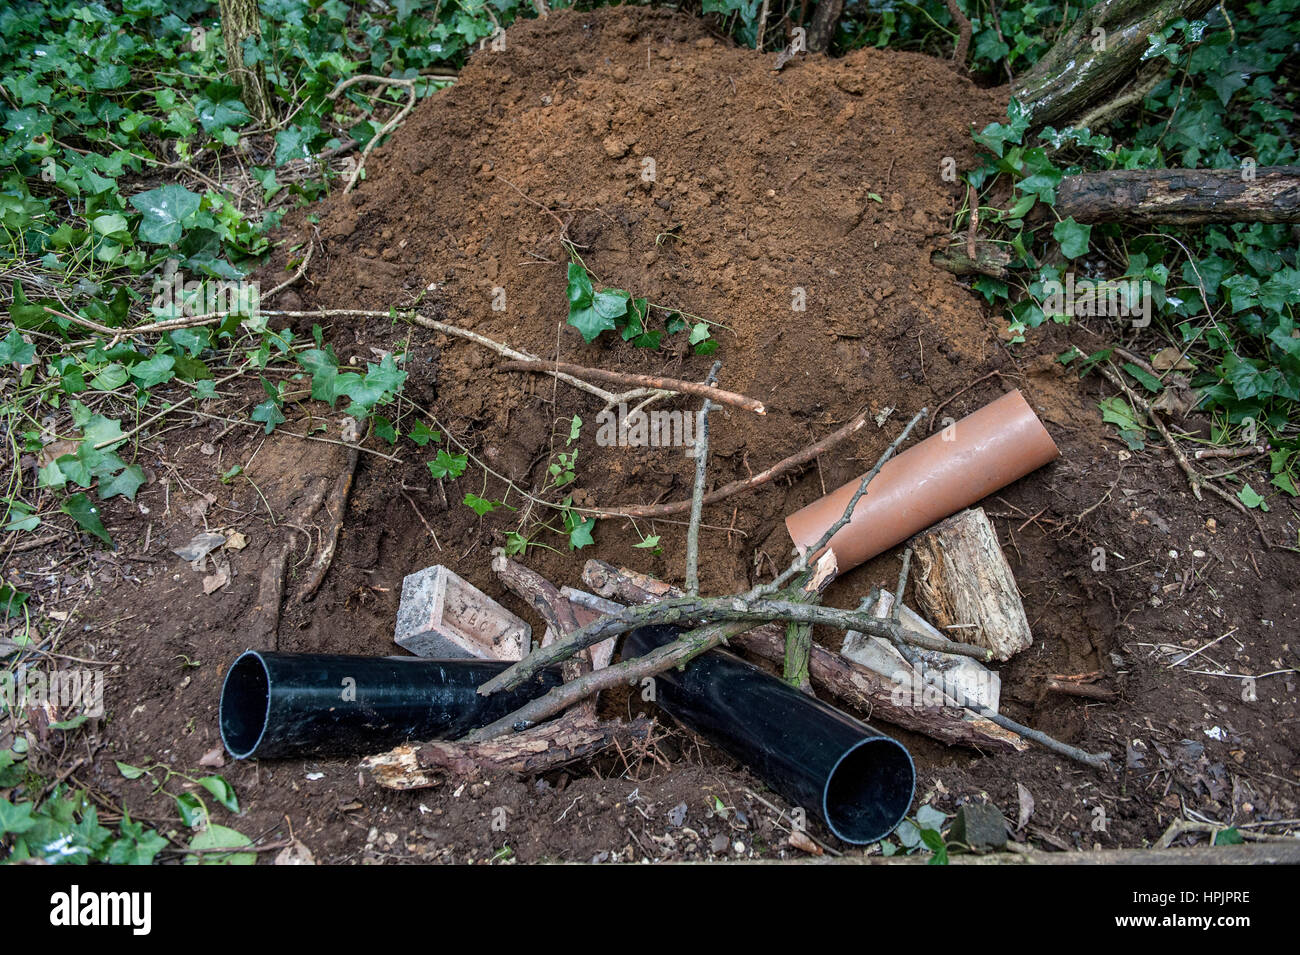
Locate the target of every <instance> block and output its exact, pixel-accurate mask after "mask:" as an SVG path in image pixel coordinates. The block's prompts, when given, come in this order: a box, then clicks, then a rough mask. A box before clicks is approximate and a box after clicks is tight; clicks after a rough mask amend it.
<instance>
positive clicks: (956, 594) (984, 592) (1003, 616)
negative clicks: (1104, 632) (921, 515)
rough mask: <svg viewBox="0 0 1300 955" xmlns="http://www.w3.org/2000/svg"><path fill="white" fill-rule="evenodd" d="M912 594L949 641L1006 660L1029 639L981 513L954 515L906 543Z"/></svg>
mask: <svg viewBox="0 0 1300 955" xmlns="http://www.w3.org/2000/svg"><path fill="white" fill-rule="evenodd" d="M912 549H913V552H914V553H915V556H916V560H917V564H918V565H919V567H920V573H919V574H917V575H916V577H915V580H916V594H917V597H918V599H919V600H920V603H921V605H922V606H923V607H924V608H925V611H926V614H927V616H928V617H929V618H930V621H931V622H932V623H933V624H934V625H935V626H936V627H938V628H939V630H940V631H942V632H943V633H945V634H947V635H948V636H949V637H950V638H952V639H955V640H960V641H961V642H963V643H970V644H974V645H975V646H977V647H984V648H986V649H988V650H992V651H993V657H994V659H996V660H1009V659H1011V657H1012V656H1014V655H1015V654H1017V653H1019V652H1020V651H1021V650H1024V649H1025V648H1026V647H1028V646H1030V645H1031V644H1032V643H1033V642H1034V640H1033V635H1032V634H1031V633H1030V631H1029V621H1028V619H1027V618H1026V617H1025V608H1024V605H1023V604H1022V603H1021V602H1020V591H1019V589H1018V588H1017V587H1016V578H1015V575H1013V574H1012V573H1011V567H1010V565H1009V564H1007V559H1006V557H1005V556H1004V555H1003V553H1002V546H1001V545H1000V544H999V543H998V535H997V531H995V530H994V529H993V525H992V523H991V522H990V521H989V519H988V515H986V514H985V513H984V509H983V508H979V507H974V508H971V509H969V510H965V511H962V512H961V513H959V514H954V515H953V516H952V517H950V518H948V519H947V520H945V521H942V522H941V523H939V524H936V525H935V526H934V527H932V528H930V529H929V530H928V531H923V532H922V533H920V534H918V535H917V536H916V537H915V538H914V539H913V541H912Z"/></svg>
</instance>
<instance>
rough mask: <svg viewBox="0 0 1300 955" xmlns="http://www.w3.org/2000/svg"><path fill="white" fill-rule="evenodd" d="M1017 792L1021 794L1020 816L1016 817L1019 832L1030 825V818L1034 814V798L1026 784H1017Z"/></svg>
mask: <svg viewBox="0 0 1300 955" xmlns="http://www.w3.org/2000/svg"><path fill="white" fill-rule="evenodd" d="M1016 792H1017V793H1019V794H1020V814H1019V815H1018V816H1017V817H1016V830H1017V831H1019V830H1021V829H1023V828H1025V826H1027V825H1028V824H1029V817H1030V816H1032V815H1033V814H1034V797H1033V796H1032V795H1031V794H1030V792H1029V790H1028V789H1026V788H1025V785H1024V783H1016Z"/></svg>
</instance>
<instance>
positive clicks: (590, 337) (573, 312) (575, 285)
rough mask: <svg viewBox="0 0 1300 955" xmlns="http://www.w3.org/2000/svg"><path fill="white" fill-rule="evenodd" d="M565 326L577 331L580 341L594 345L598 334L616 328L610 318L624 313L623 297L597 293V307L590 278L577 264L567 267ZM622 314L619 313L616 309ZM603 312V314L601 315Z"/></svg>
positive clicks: (624, 302)
mask: <svg viewBox="0 0 1300 955" xmlns="http://www.w3.org/2000/svg"><path fill="white" fill-rule="evenodd" d="M568 295H569V324H570V325H572V326H573V327H574V328H576V329H577V330H578V332H579V333H580V334H581V335H582V340H583V341H585V342H588V343H591V342H594V341H595V340H596V338H597V337H598V336H599V335H600V333H601V332H604V331H611V330H613V329H615V328H617V327H618V325H617V323H616V322H615V321H614V318H615V317H616V316H618V315H623V314H626V313H627V297H626V293H624V295H623V296H621V297H620V296H618V295H615V294H613V293H610V292H601V293H600V296H603V298H601V304H600V307H597V298H598V296H597V295H596V292H595V290H594V289H593V288H592V286H591V276H589V275H588V274H587V270H586V269H584V268H583V267H582V266H581V265H579V264H578V263H577V262H570V263H569V286H568ZM620 304H621V306H622V311H619V305H620ZM602 309H603V311H602Z"/></svg>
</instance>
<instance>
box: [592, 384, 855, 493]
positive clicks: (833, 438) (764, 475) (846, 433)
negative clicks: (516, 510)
mask: <svg viewBox="0 0 1300 955" xmlns="http://www.w3.org/2000/svg"><path fill="white" fill-rule="evenodd" d="M867 418H868V411H867V409H865V408H864V409H863V410H862V411H860V412H859V413H858V414H856V415H855V416H854V417H853V418H852V419H851V420H850V421H849V423H848V424H846V425H844V426H843V427H842V428H840V429H839V430H837V431H834V432H832V433H831V434H828V435H827V436H826V437H824V438H822V439H821V440H820V441H818V442H816V443H814V444H810V445H808V447H806V448H804V449H803V450H801V451H799V452H797V453H795V454H792V455H790V456H789V457H788V458H783V459H782V460H780V461H778V462H777V463H776V464H774V465H772V466H771V467H770V468H768V469H767V470H765V471H760V472H759V473H758V474H755V475H752V476H751V477H748V478H745V479H744V480H740V481H732V482H731V483H730V484H724V485H723V486H722V487H720V488H717V489H716V490H713V491H710V492H709V493H708V494H706V495H704V499H703V500H704V503H705V504H706V505H708V504H716V503H717V502H718V501H722V500H726V499H727V498H729V497H731V496H732V495H734V494H740V493H741V492H743V491H752V490H753V489H754V488H756V487H761V486H762V485H764V484H767V483H768V482H769V481H772V480H774V479H775V478H778V477H780V476H781V475H782V474H787V473H789V472H790V471H793V470H794V469H795V468H798V467H802V466H803V465H805V464H808V463H809V462H810V461H814V460H816V459H817V458H818V457H819V456H820V455H822V454H825V453H826V452H827V451H829V450H831V449H832V448H834V447H837V446H838V445H840V444H843V443H844V442H845V441H847V440H848V439H849V438H851V437H853V435H855V434H857V433H858V432H859V431H861V430H862V428H863V426H864V425H865V424H866V423H867ZM690 509H691V502H690V501H672V502H670V503H667V504H628V505H626V506H623V507H598V508H586V509H585V511H584V512H585V513H589V514H596V515H598V516H600V517H647V518H653V517H669V516H671V515H673V514H684V513H686V512H687V511H689V510H690Z"/></svg>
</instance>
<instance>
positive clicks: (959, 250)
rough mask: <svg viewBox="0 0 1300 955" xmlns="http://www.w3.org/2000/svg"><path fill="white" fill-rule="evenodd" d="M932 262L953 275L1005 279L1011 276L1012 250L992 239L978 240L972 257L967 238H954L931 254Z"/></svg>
mask: <svg viewBox="0 0 1300 955" xmlns="http://www.w3.org/2000/svg"><path fill="white" fill-rule="evenodd" d="M930 262H931V264H933V265H937V266H938V267H939V268H941V269H944V270H945V271H948V272H951V273H952V274H953V275H987V276H988V277H989V278H994V279H1005V278H1007V277H1008V276H1010V274H1011V269H1010V265H1011V252H1010V250H1009V249H1008V248H1007V246H1006V245H1004V244H1002V243H998V242H994V241H993V240H992V239H980V238H976V240H975V254H974V255H973V256H972V255H971V254H970V249H969V247H968V245H967V242H966V240H965V238H962V237H959V236H952V237H951V238H950V239H949V241H948V245H947V246H946V247H945V248H942V249H938V250H936V251H935V252H933V253H931V255H930Z"/></svg>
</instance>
